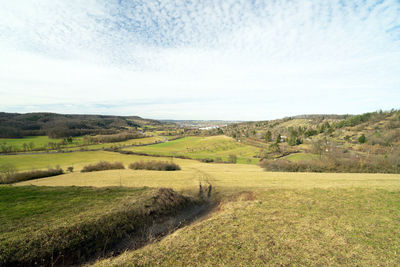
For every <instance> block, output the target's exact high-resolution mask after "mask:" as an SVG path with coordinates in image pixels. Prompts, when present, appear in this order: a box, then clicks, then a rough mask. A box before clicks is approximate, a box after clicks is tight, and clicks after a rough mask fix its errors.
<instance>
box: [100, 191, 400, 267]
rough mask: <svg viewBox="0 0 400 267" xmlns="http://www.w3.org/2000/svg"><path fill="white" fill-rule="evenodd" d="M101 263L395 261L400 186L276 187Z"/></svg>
mask: <svg viewBox="0 0 400 267" xmlns="http://www.w3.org/2000/svg"><path fill="white" fill-rule="evenodd" d="M234 200H236V201H231V202H227V203H224V204H223V205H221V206H220V208H219V210H218V211H216V212H215V213H214V214H213V215H212V216H211V217H209V218H208V219H205V220H203V221H200V222H198V223H196V224H193V225H191V226H188V227H186V228H183V229H181V230H178V231H177V232H175V233H174V234H172V235H170V236H168V237H167V238H165V239H164V240H162V241H161V242H159V243H155V244H151V245H148V246H146V247H144V248H142V249H139V250H137V251H133V252H126V253H124V254H122V255H121V256H119V257H117V258H114V259H108V260H105V261H100V262H98V263H97V264H96V265H99V266H125V265H129V266H216V265H217V266H221V265H223V266H261V265H267V266H292V265H294V266H297V265H301V266H327V265H328V266H332V265H333V266H336V265H342V266H397V265H399V264H400V258H399V254H400V226H399V224H398V222H399V221H400V213H399V212H398V211H399V210H400V192H399V191H388V190H376V189H309V190H297V189H272V190H260V191H257V192H256V193H255V194H250V193H245V194H241V195H238V196H237V198H236V199H234Z"/></svg>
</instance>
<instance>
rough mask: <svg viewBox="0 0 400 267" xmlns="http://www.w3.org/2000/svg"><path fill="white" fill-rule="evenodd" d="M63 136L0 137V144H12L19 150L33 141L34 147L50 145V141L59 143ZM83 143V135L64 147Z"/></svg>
mask: <svg viewBox="0 0 400 267" xmlns="http://www.w3.org/2000/svg"><path fill="white" fill-rule="evenodd" d="M61 141H62V138H49V137H48V136H25V137H23V138H0V144H6V145H12V146H14V147H16V148H17V149H19V150H22V149H23V144H26V145H29V143H33V148H34V149H35V148H36V149H37V148H43V147H45V146H47V145H48V143H59V142H61ZM81 144H82V138H81V137H75V138H73V143H72V144H68V145H64V146H63V147H71V146H76V145H81Z"/></svg>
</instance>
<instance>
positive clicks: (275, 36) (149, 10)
mask: <svg viewBox="0 0 400 267" xmlns="http://www.w3.org/2000/svg"><path fill="white" fill-rule="evenodd" d="M0 96H1V99H2V101H1V102H0V111H7V112H22V113H25V112H35V111H49V112H58V113H90V114H115V115H139V116H143V117H149V118H156V119H227V120H229V119H230V120H263V119H274V118H279V117H283V116H291V115H299V114H315V113H318V114H321V113H339V114H344V113H362V112H368V111H374V110H378V109H383V110H385V109H391V108H400V107H399V103H400V1H398V0H381V1H368V0H362V1H361V0H354V1H336V0H332V1H329V0H327V1H308V0H293V1H278V0H276V1H271V0H270V1H267V0H266V1H258V0H254V1H231V0H221V1H217V0H213V1H206V0H204V1H150V0H148V1H124V0H120V1H105V0H104V1H94V0H85V1H78V0H70V1H64V0H62V1H61V0H60V1H57V0H49V1H47V0H41V1H35V0H26V1H23V0H14V1H2V2H1V3H0Z"/></svg>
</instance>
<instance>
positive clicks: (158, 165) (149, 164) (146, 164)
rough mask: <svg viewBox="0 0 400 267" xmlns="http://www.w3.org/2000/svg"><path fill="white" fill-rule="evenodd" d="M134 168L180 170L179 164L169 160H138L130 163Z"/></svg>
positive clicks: (130, 166)
mask: <svg viewBox="0 0 400 267" xmlns="http://www.w3.org/2000/svg"><path fill="white" fill-rule="evenodd" d="M129 168H130V169H132V170H153V171H177V170H180V169H181V167H179V165H178V164H175V163H173V162H168V161H156V160H152V161H136V162H133V163H131V164H129Z"/></svg>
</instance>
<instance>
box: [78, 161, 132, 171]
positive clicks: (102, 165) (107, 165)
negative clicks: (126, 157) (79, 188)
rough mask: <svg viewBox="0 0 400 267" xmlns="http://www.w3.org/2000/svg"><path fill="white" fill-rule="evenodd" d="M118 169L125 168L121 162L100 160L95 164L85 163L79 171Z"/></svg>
mask: <svg viewBox="0 0 400 267" xmlns="http://www.w3.org/2000/svg"><path fill="white" fill-rule="evenodd" d="M118 169H125V167H124V165H123V164H122V162H107V161H100V162H98V163H96V164H91V165H86V166H85V167H83V169H82V170H81V172H94V171H104V170H118Z"/></svg>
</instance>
